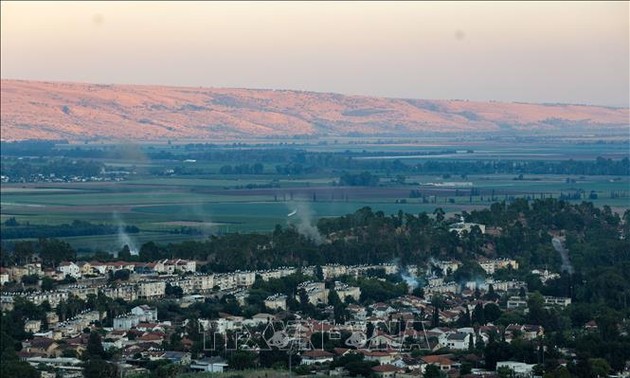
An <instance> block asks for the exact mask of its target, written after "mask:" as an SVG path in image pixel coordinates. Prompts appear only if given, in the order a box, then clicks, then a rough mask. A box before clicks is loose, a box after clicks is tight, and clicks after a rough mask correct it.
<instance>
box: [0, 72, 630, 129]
mask: <svg viewBox="0 0 630 378" xmlns="http://www.w3.org/2000/svg"><path fill="white" fill-rule="evenodd" d="M0 98H1V106H2V107H1V111H0V118H1V123H0V126H1V133H2V139H3V140H25V139H66V140H70V141H83V140H111V141H119V140H134V141H142V140H144V141H159V140H167V139H168V140H212V139H238V138H252V137H274V136H294V135H313V136H344V135H418V134H422V133H484V132H485V133H498V132H511V133H517V134H524V135H527V134H531V133H540V132H547V131H548V132H556V131H566V130H572V131H573V130H574V131H576V132H603V131H606V130H613V131H623V130H627V128H628V125H629V117H630V112H629V109H628V108H612V107H604V106H591V105H569V104H531V103H505V102H479V101H466V100H423V99H402V98H384V97H370V96H350V95H341V94H335V93H316V92H305V91H295V90H266V89H239V88H201V87H199V88H193V87H171V86H154V85H101V84H88V83H71V82H43V81H25V80H8V79H3V80H2V82H1V97H0Z"/></svg>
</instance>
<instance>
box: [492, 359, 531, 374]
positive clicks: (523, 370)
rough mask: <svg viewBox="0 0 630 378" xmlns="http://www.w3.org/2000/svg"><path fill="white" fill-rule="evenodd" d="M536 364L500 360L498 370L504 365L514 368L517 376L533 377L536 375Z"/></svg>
mask: <svg viewBox="0 0 630 378" xmlns="http://www.w3.org/2000/svg"><path fill="white" fill-rule="evenodd" d="M534 366H535V364H526V363H524V362H515V361H498V362H497V371H498V370H499V369H500V368H502V367H506V368H508V369H511V370H513V371H514V373H515V375H516V376H517V377H532V376H533V375H534V372H533V369H534Z"/></svg>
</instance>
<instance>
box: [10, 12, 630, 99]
mask: <svg viewBox="0 0 630 378" xmlns="http://www.w3.org/2000/svg"><path fill="white" fill-rule="evenodd" d="M0 14H1V22H0V24H1V43H2V44H1V76H2V78H3V79H10V78H12V79H29V80H47V81H80V82H94V83H104V84H161V85H175V86H197V87H198V86H203V87H238V88H272V89H295V90H307V91H317V92H336V93H343V94H359V95H374V96H385V97H403V98H425V99H466V100H481V101H488V100H493V101H507V102H512V101H518V102H535V103H579V104H594V105H607V106H622V107H627V106H628V104H629V101H630V100H629V85H630V84H629V83H630V77H629V71H630V69H629V55H630V51H629V25H628V24H629V18H630V14H629V3H628V2H610V3H609V2H576V3H567V2H557V3H556V2H523V3H519V2H505V3H495V2H462V3H457V2H454V3H444V2H269V3H266V2H232V3H220V2H172V3H171V2H154V3H152V2H144V1H143V2H10V1H9V2H5V1H3V2H2V4H1V12H0Z"/></svg>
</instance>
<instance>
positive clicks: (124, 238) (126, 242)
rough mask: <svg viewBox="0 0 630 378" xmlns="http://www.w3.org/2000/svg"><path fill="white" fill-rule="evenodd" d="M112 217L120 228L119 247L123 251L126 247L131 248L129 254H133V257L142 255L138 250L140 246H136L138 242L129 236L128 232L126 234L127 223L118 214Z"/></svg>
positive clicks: (113, 214)
mask: <svg viewBox="0 0 630 378" xmlns="http://www.w3.org/2000/svg"><path fill="white" fill-rule="evenodd" d="M112 217H113V218H114V222H116V224H117V226H118V245H119V248H120V249H122V248H124V247H125V246H127V247H129V252H130V253H131V255H133V256H137V255H138V254H139V253H140V251H139V250H138V245H137V244H136V242H134V241H133V240H132V239H131V237H130V236H129V234H127V232H125V227H126V224H125V222H124V221H123V220H122V218H120V216H119V215H118V213H116V212H114V213H112Z"/></svg>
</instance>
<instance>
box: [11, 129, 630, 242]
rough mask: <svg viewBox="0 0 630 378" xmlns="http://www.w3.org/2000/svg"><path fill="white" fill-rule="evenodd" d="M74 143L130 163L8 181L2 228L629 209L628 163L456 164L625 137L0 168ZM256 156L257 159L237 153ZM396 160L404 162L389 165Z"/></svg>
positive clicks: (260, 150)
mask: <svg viewBox="0 0 630 378" xmlns="http://www.w3.org/2000/svg"><path fill="white" fill-rule="evenodd" d="M78 147H80V148H84V149H87V148H97V151H114V152H116V153H111V154H107V153H100V154H96V153H94V150H90V151H89V153H86V155H87V156H86V157H78V158H76V157H74V156H73V157H72V159H82V160H89V161H91V162H96V163H98V164H102V165H103V167H106V169H107V170H110V171H111V172H120V171H126V173H125V176H124V178H123V179H120V180H110V181H91V180H87V181H85V182H82V181H78V182H76V181H75V182H55V181H54V180H49V179H48V178H44V179H41V178H40V179H37V180H34V181H29V180H22V182H3V183H2V186H1V195H2V200H1V220H2V222H3V226H2V227H3V229H4V228H5V227H6V225H5V224H4V223H5V222H6V221H7V220H9V219H12V218H15V220H16V221H17V222H18V223H19V224H21V225H24V224H31V225H62V224H70V223H72V222H73V221H75V220H77V221H85V222H91V223H94V224H109V225H116V226H119V227H122V226H126V225H133V226H136V227H137V228H138V229H139V232H137V233H134V234H133V235H129V237H130V238H131V239H129V240H131V242H133V243H134V244H137V245H141V244H142V243H144V242H146V241H151V240H152V241H155V242H159V243H168V242H176V241H182V240H186V239H193V238H194V239H198V238H206V237H208V236H210V235H214V234H222V233H231V232H252V231H256V232H268V231H271V230H273V228H274V227H275V225H282V226H286V225H290V224H296V225H297V224H299V223H313V224H314V223H315V222H316V221H317V219H319V218H321V217H336V216H341V215H345V214H348V213H352V212H354V211H355V210H357V209H358V208H361V207H363V206H370V207H371V208H372V209H374V210H375V211H383V212H384V213H385V214H395V213H397V212H398V211H400V210H402V211H405V212H410V213H420V212H428V213H432V212H433V210H434V209H435V208H437V207H441V208H442V209H444V210H445V211H446V212H447V214H451V215H452V214H455V213H458V212H461V211H464V210H465V211H470V210H471V209H474V208H479V207H484V206H488V205H489V204H490V203H492V202H495V201H502V200H507V201H510V200H511V199H513V198H516V197H526V198H543V197H545V198H546V197H553V198H565V199H569V200H571V201H583V200H589V201H592V202H594V203H595V204H596V205H597V206H603V205H608V206H611V207H612V208H613V209H614V210H615V211H619V212H623V211H624V210H625V209H628V208H630V204H629V202H630V176H629V175H627V174H625V175H624V174H618V173H616V174H593V175H590V174H577V173H576V174H558V173H538V172H535V173H531V172H530V173H528V172H527V171H524V173H521V174H516V173H512V172H510V173H506V172H501V169H503V170H505V169H504V168H501V169H497V171H496V172H495V171H493V169H487V168H484V171H483V172H467V171H465V170H464V171H461V169H460V168H457V167H458V165H457V164H459V163H469V162H472V163H474V162H484V163H486V162H495V161H514V162H515V164H516V163H519V162H534V163H536V162H550V161H551V162H560V163H561V162H563V161H568V160H574V161H587V162H591V161H594V160H595V159H596V158H598V157H602V158H605V159H612V160H613V161H618V160H621V159H623V158H627V156H628V145H627V143H623V142H616V143H585V142H580V143H567V142H566V141H563V142H561V143H560V142H558V143H550V142H546V141H543V142H539V143H538V144H536V143H534V142H520V143H514V142H493V143H490V142H488V141H471V142H468V143H465V142H461V141H457V142H450V143H449V142H448V141H446V140H439V139H438V140H434V141H432V142H422V143H420V142H419V141H414V140H407V141H405V140H402V141H400V140H392V141H391V142H390V143H386V142H384V141H383V140H376V141H372V142H370V141H368V142H364V143H363V144H357V143H354V142H352V141H348V140H346V141H338V140H335V141H328V140H324V141H319V142H312V141H307V142H302V143H301V144H291V145H289V144H281V145H274V146H269V145H265V144H262V143H261V144H250V145H241V144H238V145H234V144H231V145H230V144H228V145H224V146H215V145H212V146H201V145H192V146H191V145H142V146H127V145H125V146H117V145H97V146H95V147H94V146H88V147H85V146H78V145H60V146H58V147H57V148H56V149H55V150H54V151H53V152H54V154H55V155H57V156H52V157H46V156H45V155H42V154H40V155H37V154H33V155H32V156H30V157H29V156H15V155H13V156H7V155H5V154H3V156H2V162H3V172H2V175H3V176H10V174H11V173H12V171H11V169H13V168H14V167H15V164H20V163H21V162H23V161H25V160H26V161H35V162H36V163H37V164H39V165H45V164H49V160H55V159H68V156H69V155H68V156H66V155H64V154H69V153H70V152H72V151H76V149H77V148H78ZM101 149H102V150H101ZM241 151H244V154H245V155H244V157H243V159H239V155H240V152H241ZM49 152H50V151H49ZM90 153H91V154H92V155H94V156H90ZM59 155H61V157H59ZM75 155H76V153H75ZM38 156H39V157H38ZM254 158H255V159H257V160H245V161H243V160H244V159H254ZM17 159H21V160H19V161H18V160H17ZM29 159H30V160H29ZM333 159H337V160H333ZM61 161H69V160H61ZM73 161H75V160H73ZM331 161H332V162H331ZM320 162H321V163H320ZM399 162H402V164H403V166H402V168H401V167H399V166H398V165H396V164H398V163H399ZM427 162H429V163H430V164H434V163H435V162H438V163H440V162H441V163H444V162H446V163H454V164H455V165H454V167H455V168H453V167H450V168H449V167H447V168H444V169H451V170H452V169H456V171H453V172H451V171H444V172H442V171H440V169H441V168H436V169H434V171H433V172H426V170H427V169H425V172H418V171H417V170H415V168H414V169H412V167H414V166H415V165H421V166H422V165H423V164H427ZM244 163H245V164H247V163H249V164H252V165H253V164H256V163H259V164H260V167H259V168H258V170H257V171H256V172H245V173H243V172H240V173H235V172H232V171H230V170H232V167H234V169H237V168H236V167H237V166H238V165H242V164H244ZM11 164H14V165H11ZM318 164H321V166H320V165H318ZM399 165H400V164H399ZM226 166H231V167H230V168H229V169H228V168H226ZM296 166H299V167H300V170H298V169H295V167H296ZM397 167H398V168H397ZM425 167H426V166H425ZM464 167H465V166H464ZM238 169H240V168H238ZM246 169H250V167H247V168H246ZM397 169H399V171H397ZM457 169H460V170H457ZM462 169H465V168H462ZM228 171H229V172H228ZM362 172H369V174H370V175H372V176H373V177H376V178H377V179H376V180H375V181H374V182H371V183H369V184H365V185H362V184H359V185H355V184H354V183H351V184H348V183H347V182H344V181H343V180H344V179H343V175H350V176H351V177H352V178H356V177H359V175H360V174H361V173H362ZM352 175H355V176H352ZM372 176H370V177H372ZM55 177H56V176H55ZM65 239H66V240H67V241H68V242H70V243H71V244H72V245H73V246H74V247H76V248H77V249H79V250H81V251H95V250H105V251H114V250H118V249H120V248H121V247H122V245H121V244H122V243H123V241H122V240H121V238H120V235H117V234H111V235H81V236H72V237H66V238H65ZM129 240H127V242H129ZM6 241H7V240H5V239H3V242H6Z"/></svg>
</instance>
